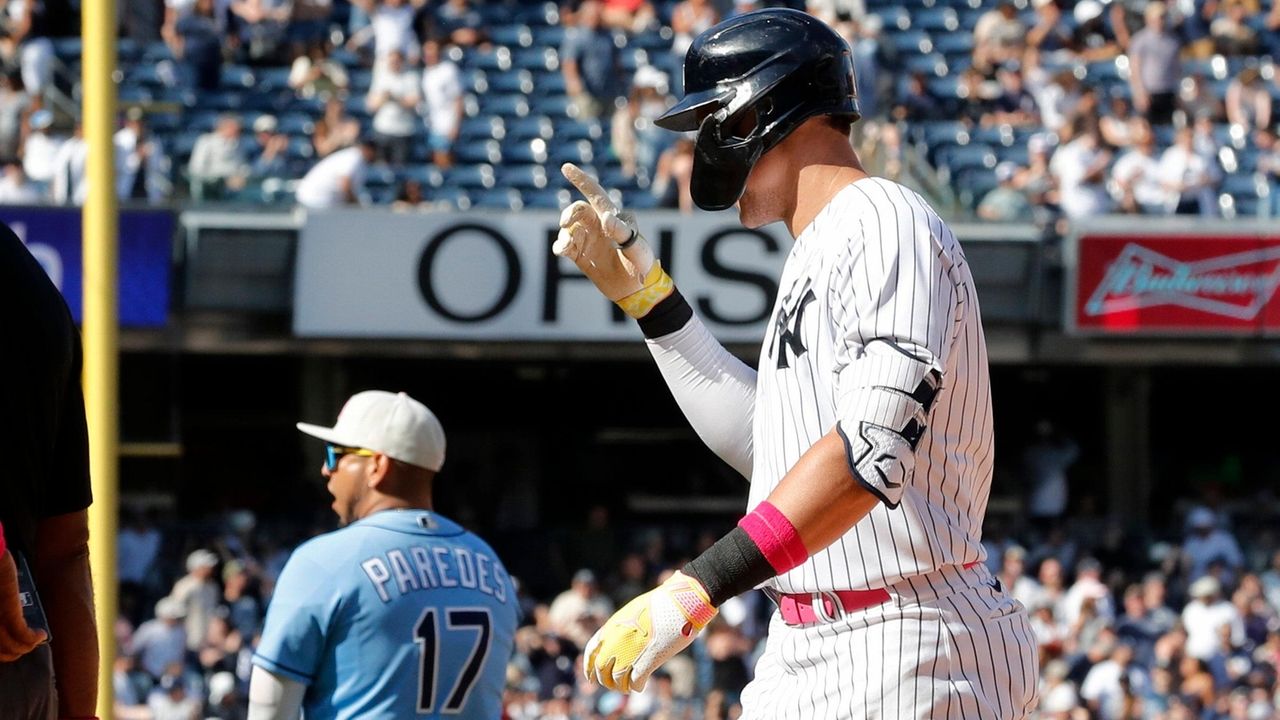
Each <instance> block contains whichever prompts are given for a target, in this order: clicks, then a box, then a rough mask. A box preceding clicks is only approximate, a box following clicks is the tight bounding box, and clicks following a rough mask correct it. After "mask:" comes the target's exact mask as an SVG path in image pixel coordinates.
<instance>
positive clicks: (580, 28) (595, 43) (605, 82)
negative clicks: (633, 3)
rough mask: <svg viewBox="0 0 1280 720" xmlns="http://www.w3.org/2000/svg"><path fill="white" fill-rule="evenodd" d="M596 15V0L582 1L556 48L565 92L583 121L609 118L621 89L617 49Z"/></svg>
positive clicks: (599, 11) (609, 33) (597, 10)
mask: <svg viewBox="0 0 1280 720" xmlns="http://www.w3.org/2000/svg"><path fill="white" fill-rule="evenodd" d="M600 13H601V6H600V2H599V0H585V1H584V2H583V3H582V6H581V7H579V8H578V13H577V26H576V27H572V28H569V30H568V32H566V33H565V37H564V45H563V46H562V47H561V49H560V60H561V63H562V69H563V71H564V80H565V86H566V89H567V90H568V93H569V96H570V97H571V98H573V100H574V102H575V103H577V105H578V110H579V116H580V117H584V118H589V117H598V116H603V117H608V116H610V115H612V114H613V107H614V100H615V98H617V97H618V95H619V93H620V92H621V87H622V83H621V77H620V75H621V72H620V71H621V66H620V63H619V60H618V47H617V45H615V44H614V42H613V34H612V33H611V32H609V31H608V30H606V29H605V28H603V27H602V26H601V23H600Z"/></svg>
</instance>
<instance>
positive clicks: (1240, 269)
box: [1084, 243, 1280, 320]
mask: <svg viewBox="0 0 1280 720" xmlns="http://www.w3.org/2000/svg"><path fill="white" fill-rule="evenodd" d="M1277 286H1280V247H1273V248H1268V249H1265V250H1250V251H1248V252H1242V253H1235V254H1232V255H1223V256H1221V257H1215V258H1209V259H1207V260H1197V261H1196V262H1181V261H1178V260H1174V259H1172V258H1168V257H1165V256H1164V255H1161V254H1159V253H1157V252H1153V251H1152V250H1150V249H1148V248H1145V247H1143V246H1141V245H1138V244H1137V243H1130V244H1129V245H1127V246H1125V249H1124V251H1123V252H1121V253H1120V256H1119V257H1117V258H1116V259H1115V260H1114V261H1113V262H1112V263H1111V264H1110V265H1108V266H1107V272H1106V274H1105V275H1104V276H1103V278H1102V282H1101V283H1099V284H1098V287H1097V289H1096V290H1094V291H1093V295H1092V296H1090V297H1089V301H1088V302H1087V303H1085V306H1084V311H1085V313H1086V314H1088V315H1093V316H1098V315H1109V314H1112V313H1118V312H1125V311H1129V310H1137V309H1139V308H1150V307H1157V306H1160V305H1177V306H1181V307H1185V308H1191V309H1193V310H1199V311H1201V312H1206V313H1212V314H1215V315H1221V316H1224V317H1229V318H1235V319H1238V320H1252V319H1254V318H1255V317H1257V315H1258V312H1259V311H1260V310H1262V308H1263V307H1265V306H1266V304H1267V303H1268V302H1269V301H1270V300H1271V296H1272V295H1274V294H1275V291H1276V287H1277Z"/></svg>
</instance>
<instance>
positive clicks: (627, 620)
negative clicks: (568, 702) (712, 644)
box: [583, 572, 717, 692]
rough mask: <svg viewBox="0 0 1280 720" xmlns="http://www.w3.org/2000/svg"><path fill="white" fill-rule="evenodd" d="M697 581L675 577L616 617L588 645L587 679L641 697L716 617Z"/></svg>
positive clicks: (629, 605)
mask: <svg viewBox="0 0 1280 720" xmlns="http://www.w3.org/2000/svg"><path fill="white" fill-rule="evenodd" d="M716 612H717V611H716V608H714V607H712V605H711V600H710V598H709V597H707V591H706V590H704V589H703V588H702V584H701V583H699V582H698V581H697V580H694V579H693V578H691V577H689V576H687V575H684V574H683V573H680V572H676V573H675V574H673V575H672V576H671V577H670V578H669V579H668V580H667V581H666V582H664V583H662V584H661V585H659V586H658V587H656V588H654V589H653V590H650V591H649V592H647V593H645V594H644V595H641V596H640V597H638V598H636V599H635V600H632V601H631V602H629V603H627V604H626V605H624V606H623V607H622V609H621V610H619V611H618V612H616V613H614V614H613V617H611V618H609V621H608V622H606V623H605V624H604V625H603V626H602V627H601V628H600V629H599V630H597V631H596V634H595V635H593V636H591V640H590V642H588V643H587V647H586V652H585V653H584V655H583V657H584V659H583V670H584V671H585V673H586V675H587V678H588V679H590V680H594V681H596V682H598V683H600V684H601V685H603V686H605V687H607V688H609V689H611V690H617V691H619V692H630V691H632V690H634V691H636V692H639V691H641V690H643V689H644V686H645V683H647V682H648V681H649V675H650V674H651V673H652V672H653V671H654V670H657V669H658V668H659V667H660V666H661V665H662V664H663V663H665V662H666V661H667V660H669V659H671V658H672V657H673V656H674V655H676V654H677V653H679V652H680V651H681V650H683V649H685V648H686V647H688V646H689V644H690V643H692V642H693V638H694V637H696V636H697V634H698V632H699V631H700V630H702V628H704V627H706V626H707V623H709V622H711V619H712V618H714V617H715V616H716Z"/></svg>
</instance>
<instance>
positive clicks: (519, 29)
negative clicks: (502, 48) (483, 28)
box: [489, 24, 533, 48]
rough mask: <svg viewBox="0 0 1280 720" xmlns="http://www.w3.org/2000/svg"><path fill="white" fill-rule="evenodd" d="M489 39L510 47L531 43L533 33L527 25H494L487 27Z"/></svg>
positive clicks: (525, 45) (527, 45)
mask: <svg viewBox="0 0 1280 720" xmlns="http://www.w3.org/2000/svg"><path fill="white" fill-rule="evenodd" d="M489 39H490V40H492V41H493V42H495V43H497V44H499V45H506V46H507V47H512V48H515V47H529V46H530V45H533V33H532V32H530V30H529V26H528V25H520V24H514V25H495V26H493V27H491V28H489Z"/></svg>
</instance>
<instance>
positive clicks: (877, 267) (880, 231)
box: [829, 183, 960, 508]
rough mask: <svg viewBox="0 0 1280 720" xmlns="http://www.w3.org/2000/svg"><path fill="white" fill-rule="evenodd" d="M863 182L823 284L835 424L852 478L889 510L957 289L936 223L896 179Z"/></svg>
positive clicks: (945, 343)
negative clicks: (850, 228) (848, 234)
mask: <svg viewBox="0 0 1280 720" xmlns="http://www.w3.org/2000/svg"><path fill="white" fill-rule="evenodd" d="M864 185H867V186H869V187H868V189H866V190H865V191H863V192H864V193H865V194H866V195H867V196H868V197H867V202H866V209H865V212H863V213H861V214H860V215H859V217H860V222H859V231H858V232H856V233H855V236H854V238H853V239H852V240H851V241H850V242H849V246H848V251H847V254H846V255H845V256H844V257H843V258H841V259H840V260H839V261H837V262H836V263H834V264H833V267H832V273H833V277H832V278H831V281H832V282H831V284H830V288H831V293H832V297H830V298H829V301H830V302H831V304H832V307H833V308H834V310H833V313H832V317H833V320H834V322H835V325H836V327H835V335H836V337H835V342H836V346H837V347H836V357H837V363H836V414H837V418H838V420H837V426H836V427H837V431H838V432H839V433H840V435H841V437H842V438H843V440H844V443H845V450H846V455H847V459H848V463H849V468H850V471H851V472H852V473H853V475H854V477H855V478H856V479H857V480H858V481H859V482H860V483H861V484H862V485H863V486H864V487H866V488H867V489H868V490H870V491H871V492H872V493H873V494H875V495H876V496H877V497H878V498H879V499H880V500H881V501H882V502H884V503H885V504H886V505H888V506H889V507H891V508H892V507H896V506H897V505H898V503H899V502H900V500H901V496H902V493H903V488H904V486H905V485H906V484H907V482H908V481H909V480H910V478H911V477H912V475H913V472H914V467H915V449H916V446H917V444H918V443H919V441H920V438H921V436H922V435H923V434H924V432H925V430H926V427H927V422H928V415H929V410H930V408H931V406H932V404H933V400H934V398H935V397H936V395H937V393H938V392H939V390H940V389H941V388H942V385H943V383H944V382H945V378H944V377H943V368H944V367H945V366H946V362H947V355H948V350H949V347H950V344H951V339H952V338H953V337H954V333H955V329H956V327H957V326H956V323H957V319H958V317H959V315H958V313H957V303H958V302H959V301H960V294H959V290H958V289H957V287H956V284H955V283H954V282H953V280H952V261H953V259H952V257H951V256H950V255H949V253H948V252H947V248H948V247H953V241H952V238H951V235H950V231H949V230H947V228H946V227H945V225H943V223H942V221H941V220H940V219H938V217H937V216H936V215H935V214H934V213H933V212H932V211H930V210H929V209H928V207H927V206H925V205H924V203H923V202H922V201H920V200H919V199H918V198H917V197H915V196H914V194H911V193H908V192H907V191H905V190H903V189H901V188H900V187H898V186H895V185H889V184H876V183H865V184H864Z"/></svg>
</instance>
